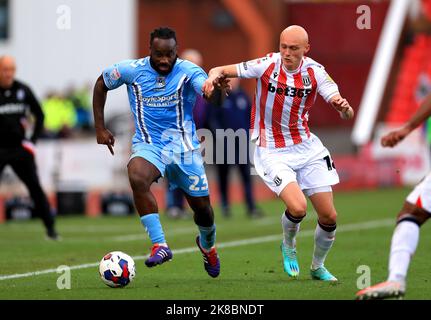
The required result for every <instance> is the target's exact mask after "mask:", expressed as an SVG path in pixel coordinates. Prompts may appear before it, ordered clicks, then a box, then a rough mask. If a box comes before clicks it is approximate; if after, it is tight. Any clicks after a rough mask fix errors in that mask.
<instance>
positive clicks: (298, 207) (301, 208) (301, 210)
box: [287, 202, 307, 218]
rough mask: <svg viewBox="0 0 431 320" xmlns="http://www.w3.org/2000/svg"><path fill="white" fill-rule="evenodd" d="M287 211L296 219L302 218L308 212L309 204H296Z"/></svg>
mask: <svg viewBox="0 0 431 320" xmlns="http://www.w3.org/2000/svg"><path fill="white" fill-rule="evenodd" d="M287 209H288V211H289V213H290V215H291V216H293V217H295V218H302V217H304V216H305V214H306V212H307V202H303V203H302V202H298V203H296V204H293V205H289V206H288V208H287Z"/></svg>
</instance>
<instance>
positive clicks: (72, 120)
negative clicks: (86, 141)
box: [41, 85, 93, 139]
mask: <svg viewBox="0 0 431 320" xmlns="http://www.w3.org/2000/svg"><path fill="white" fill-rule="evenodd" d="M42 109H43V112H44V114H45V121H44V131H43V134H42V136H41V138H46V139H58V138H72V137H77V136H82V135H88V134H90V133H92V127H93V125H92V123H93V117H92V111H91V110H92V109H91V86H90V85H84V86H82V87H69V88H68V89H66V90H65V91H64V92H58V91H51V92H49V93H48V94H47V95H46V97H45V99H43V101H42Z"/></svg>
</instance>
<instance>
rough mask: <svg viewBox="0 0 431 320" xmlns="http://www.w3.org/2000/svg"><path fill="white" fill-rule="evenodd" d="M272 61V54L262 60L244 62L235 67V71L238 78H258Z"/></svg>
mask: <svg viewBox="0 0 431 320" xmlns="http://www.w3.org/2000/svg"><path fill="white" fill-rule="evenodd" d="M272 60H273V59H272V54H268V55H267V56H265V57H263V58H258V59H254V60H249V61H244V62H241V63H238V64H237V65H236V71H237V73H238V76H239V77H240V78H245V79H250V78H260V77H261V76H262V75H263V74H264V73H265V71H266V69H268V67H269V65H270V64H271V63H272V62H273V61H272Z"/></svg>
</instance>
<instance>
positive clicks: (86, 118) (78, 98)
mask: <svg viewBox="0 0 431 320" xmlns="http://www.w3.org/2000/svg"><path fill="white" fill-rule="evenodd" d="M90 91H91V86H90V85H84V86H82V87H81V88H79V89H76V88H74V87H71V88H70V89H69V90H67V93H66V98H67V100H69V101H71V102H72V103H73V107H74V108H75V113H76V125H75V126H76V129H78V130H81V131H83V132H85V131H87V132H88V131H91V128H92V123H91V119H92V117H91V99H90Z"/></svg>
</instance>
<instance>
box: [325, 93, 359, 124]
mask: <svg viewBox="0 0 431 320" xmlns="http://www.w3.org/2000/svg"><path fill="white" fill-rule="evenodd" d="M329 103H330V104H331V106H333V107H334V108H335V110H337V111H338V112H339V114H340V117H341V119H344V120H349V119H352V118H353V116H354V115H355V112H354V111H353V108H352V107H351V106H350V104H349V102H348V101H347V100H346V99H344V98H343V97H342V96H340V95H339V94H336V95H335V96H333V97H331V99H329Z"/></svg>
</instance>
